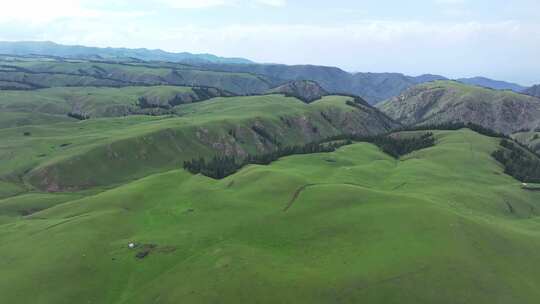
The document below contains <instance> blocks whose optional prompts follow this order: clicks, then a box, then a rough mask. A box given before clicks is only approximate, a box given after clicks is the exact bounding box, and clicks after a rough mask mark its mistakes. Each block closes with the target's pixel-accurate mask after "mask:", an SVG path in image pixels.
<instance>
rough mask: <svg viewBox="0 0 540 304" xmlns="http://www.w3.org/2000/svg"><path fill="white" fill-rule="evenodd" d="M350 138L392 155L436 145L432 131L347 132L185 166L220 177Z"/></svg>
mask: <svg viewBox="0 0 540 304" xmlns="http://www.w3.org/2000/svg"><path fill="white" fill-rule="evenodd" d="M353 141H362V142H369V143H372V144H374V145H376V146H378V147H379V148H380V149H381V150H382V151H383V152H385V153H387V154H389V155H391V156H393V157H395V158H399V157H400V156H403V155H405V154H408V153H411V152H413V151H416V150H420V149H424V148H428V147H431V146H433V145H435V138H434V137H433V133H426V134H424V135H422V136H418V137H409V138H399V137H393V136H388V135H379V136H369V137H365V136H358V135H351V134H349V135H339V136H334V137H331V138H327V139H326V140H324V141H322V142H318V143H308V144H305V145H302V146H287V147H281V146H280V145H278V147H277V148H276V149H275V150H274V151H272V152H269V153H264V154H257V155H248V156H247V157H244V158H238V157H235V156H214V157H213V158H211V159H210V160H206V159H204V158H202V157H201V158H198V159H193V160H190V161H185V162H184V169H185V170H187V171H189V172H191V173H193V174H199V173H200V174H203V175H205V176H208V177H211V178H215V179H222V178H224V177H227V176H229V175H231V174H234V173H235V172H237V171H238V170H239V169H240V168H242V167H244V166H245V165H247V164H257V165H268V164H270V163H271V162H273V161H275V160H277V159H279V158H281V157H284V156H289V155H296V154H312V153H324V152H334V151H335V150H336V149H337V148H339V147H341V146H345V145H350V144H352V143H353Z"/></svg>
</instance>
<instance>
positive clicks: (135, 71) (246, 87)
mask: <svg viewBox="0 0 540 304" xmlns="http://www.w3.org/2000/svg"><path fill="white" fill-rule="evenodd" d="M279 84H281V82H279V81H277V80H272V79H268V78H265V77H263V76H260V75H253V74H248V73H228V72H217V71H210V70H205V69H201V68H198V67H194V66H191V65H186V64H180V63H170V62H152V63H148V62H118V61H103V60H97V61H94V60H63V59H51V58H28V59H26V58H20V57H16V58H4V59H3V60H0V89H4V90H5V89H8V90H14V89H19V90H24V89H40V88H51V87H81V86H92V87H127V86H150V85H174V86H203V87H215V88H219V89H221V90H225V91H229V92H232V93H235V94H239V95H246V94H257V93H263V92H265V91H267V90H268V89H270V88H273V87H275V86H277V85H279Z"/></svg>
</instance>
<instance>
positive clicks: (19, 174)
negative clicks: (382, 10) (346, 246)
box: [0, 88, 396, 191]
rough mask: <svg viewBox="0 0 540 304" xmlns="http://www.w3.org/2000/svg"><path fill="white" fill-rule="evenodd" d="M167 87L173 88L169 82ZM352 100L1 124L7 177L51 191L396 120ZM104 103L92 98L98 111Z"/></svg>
mask: <svg viewBox="0 0 540 304" xmlns="http://www.w3.org/2000/svg"><path fill="white" fill-rule="evenodd" d="M159 89H160V91H159V92H162V90H165V92H168V89H169V88H159ZM170 89H174V90H178V88H170ZM91 90H92V89H91ZM107 90H109V91H106V92H104V93H103V92H102V91H99V92H102V93H103V94H105V95H106V96H110V99H107V100H105V102H110V101H111V100H114V101H115V102H117V103H122V102H123V101H122V99H121V98H116V97H115V95H114V93H115V92H116V93H118V94H126V91H125V90H128V92H131V93H132V94H135V93H140V92H141V90H155V89H154V88H142V89H141V88H128V89H122V90H118V91H112V93H113V94H109V92H110V91H111V90H115V89H107ZM180 90H182V88H180ZM61 92H68V91H61ZM82 92H83V95H84V92H85V91H84V90H82ZM122 96H124V95H122ZM352 99H353V98H351V97H344V96H327V97H325V98H323V99H320V100H318V101H316V102H313V103H311V104H309V105H308V104H305V103H304V102H302V101H300V100H298V99H296V98H287V97H284V96H283V95H268V96H249V97H228V98H214V99H212V100H208V101H205V102H199V103H191V104H185V105H181V106H177V107H174V108H171V109H170V111H171V115H169V116H155V117H152V116H141V115H132V116H127V117H118V118H102V119H89V120H84V121H77V120H73V121H69V122H62V123H53V124H46V125H27V126H21V127H14V128H5V129H0V137H1V138H2V139H3V140H2V142H1V143H0V159H2V160H3V161H2V162H0V180H2V179H3V180H5V181H7V182H13V183H16V184H21V183H22V184H24V185H26V187H27V188H30V189H32V188H37V189H41V190H47V191H68V190H78V189H86V188H90V187H95V186H110V185H115V184H118V183H122V182H125V181H127V180H131V179H135V178H140V177H143V176H146V175H148V174H151V173H157V172H162V171H164V170H172V169H175V168H180V167H181V166H182V163H183V162H184V161H186V160H191V159H192V158H194V157H199V156H203V157H206V156H208V157H209V156H212V155H215V154H225V155H238V156H244V155H247V154H248V153H249V154H259V153H265V152H268V151H271V150H273V149H275V148H276V147H277V146H278V145H281V146H288V145H297V144H304V143H308V142H312V141H318V140H322V139H325V138H328V137H331V136H336V135H341V134H345V133H347V134H360V135H373V134H380V133H384V132H387V131H389V130H390V129H391V128H393V127H395V126H396V124H395V123H394V122H393V121H392V120H390V119H389V118H388V117H386V116H385V115H383V114H382V113H380V112H379V111H378V110H376V109H374V108H371V107H369V106H365V105H358V106H351V103H350V102H351V100H352ZM7 100H10V99H7ZM15 100H24V99H22V98H16V99H15ZM126 100H127V102H130V101H129V98H126ZM347 101H349V104H347ZM15 104H16V105H17V104H18V105H19V106H21V107H22V105H23V104H24V103H23V102H19V103H15ZM55 105H56V104H55ZM99 105H100V104H97V106H96V104H94V103H91V102H90V103H89V106H92V107H96V111H97V110H98V109H99V107H98V106H99ZM107 106H108V104H107ZM50 107H52V106H50ZM63 119H65V118H64V117H63Z"/></svg>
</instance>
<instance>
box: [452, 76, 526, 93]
mask: <svg viewBox="0 0 540 304" xmlns="http://www.w3.org/2000/svg"><path fill="white" fill-rule="evenodd" d="M457 81H459V82H461V83H464V84H470V85H475V86H479V87H484V88H490V89H495V90H511V91H514V92H517V93H521V92H523V91H524V90H525V89H526V87H524V86H521V85H519V84H515V83H511V82H506V81H500V80H493V79H489V78H485V77H472V78H460V79H457Z"/></svg>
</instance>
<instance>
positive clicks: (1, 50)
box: [0, 42, 526, 104]
mask: <svg viewBox="0 0 540 304" xmlns="http://www.w3.org/2000/svg"><path fill="white" fill-rule="evenodd" d="M0 54H5V55H14V56H52V57H57V58H59V59H61V58H72V59H87V60H97V61H108V60H114V61H120V62H122V63H126V62H127V63H129V62H131V63H133V64H137V63H139V64H141V62H138V61H145V62H148V61H162V62H165V61H166V62H176V63H181V64H185V65H190V66H192V67H191V68H189V67H185V66H184V69H191V70H193V69H202V70H209V71H213V72H222V73H224V72H226V73H242V74H244V75H246V74H252V75H254V76H256V77H263V78H266V80H264V82H266V83H267V84H264V83H258V81H251V84H249V85H248V84H242V89H236V91H235V93H237V94H252V93H262V92H265V91H267V90H269V89H271V88H273V87H275V86H276V85H279V84H283V83H286V82H289V81H294V80H312V81H316V82H318V83H319V84H320V85H321V86H322V88H323V89H324V90H326V91H328V92H330V93H334V94H335V93H345V94H354V95H358V96H361V97H362V98H364V99H365V100H366V101H368V102H369V103H370V104H376V103H379V102H381V101H383V100H386V99H388V98H391V97H393V96H396V95H398V94H400V93H401V92H402V91H404V90H406V89H408V88H410V87H412V86H415V85H417V84H421V83H425V82H430V81H435V80H448V78H447V77H444V76H440V75H431V74H425V75H420V76H408V75H404V74H400V73H369V72H368V73H349V72H346V71H344V70H342V69H339V68H336V67H327V66H316V65H283V64H260V63H254V62H252V61H250V60H247V59H243V58H224V57H218V56H215V55H210V54H191V53H185V52H184V53H170V52H165V51H162V50H148V49H127V48H96V47H85V46H66V45H60V44H56V43H53V42H0ZM154 65H156V64H154ZM177 74H178V73H177ZM229 75H230V76H231V77H237V76H238V75H234V74H229ZM172 78H175V77H172ZM172 78H171V79H172ZM458 81H460V82H462V83H466V84H473V85H477V86H483V87H487V88H492V89H497V90H513V91H515V92H523V91H524V90H525V89H526V87H523V86H521V85H518V84H514V83H509V82H504V81H498V80H492V79H489V78H485V77H473V78H460V79H458ZM231 82H234V83H237V81H236V80H234V81H231ZM154 83H155V81H154ZM161 83H162V84H173V85H176V84H182V85H185V84H191V83H193V84H194V85H209V86H216V87H220V88H223V87H221V86H220V85H219V84H217V83H216V82H214V81H210V82H208V81H201V80H200V78H198V77H192V76H190V75H187V76H186V75H182V79H175V80H161ZM225 89H229V88H225Z"/></svg>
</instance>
